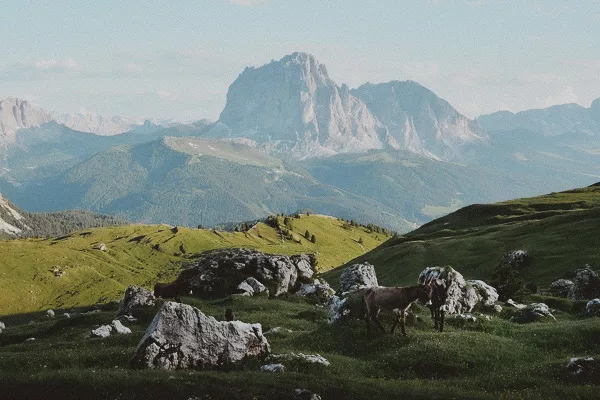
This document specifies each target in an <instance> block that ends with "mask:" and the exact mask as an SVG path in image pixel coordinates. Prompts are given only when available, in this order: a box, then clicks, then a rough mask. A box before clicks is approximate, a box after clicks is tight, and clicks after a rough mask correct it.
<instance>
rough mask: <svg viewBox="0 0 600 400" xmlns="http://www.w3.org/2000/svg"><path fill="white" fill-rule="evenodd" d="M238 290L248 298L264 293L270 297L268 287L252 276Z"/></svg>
mask: <svg viewBox="0 0 600 400" xmlns="http://www.w3.org/2000/svg"><path fill="white" fill-rule="evenodd" d="M237 289H238V290H240V291H242V292H243V294H244V295H247V296H254V295H257V294H261V293H264V294H266V295H267V296H268V295H269V290H268V289H267V287H266V286H265V285H263V284H262V283H260V282H259V281H258V280H257V279H256V278H253V277H251V276H250V277H248V278H246V279H245V280H244V281H242V282H241V283H240V284H239V285H238V287H237Z"/></svg>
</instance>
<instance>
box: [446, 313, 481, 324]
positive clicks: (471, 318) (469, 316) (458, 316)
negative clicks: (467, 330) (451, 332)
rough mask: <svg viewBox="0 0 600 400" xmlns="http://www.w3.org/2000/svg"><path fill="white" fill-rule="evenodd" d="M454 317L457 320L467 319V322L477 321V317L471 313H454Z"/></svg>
mask: <svg viewBox="0 0 600 400" xmlns="http://www.w3.org/2000/svg"><path fill="white" fill-rule="evenodd" d="M452 318H454V319H457V320H462V321H467V322H477V317H476V316H475V315H473V314H470V313H465V314H455V315H452Z"/></svg>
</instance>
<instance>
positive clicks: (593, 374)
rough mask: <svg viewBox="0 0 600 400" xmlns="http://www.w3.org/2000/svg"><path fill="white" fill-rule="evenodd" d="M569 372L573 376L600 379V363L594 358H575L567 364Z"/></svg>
mask: <svg viewBox="0 0 600 400" xmlns="http://www.w3.org/2000/svg"><path fill="white" fill-rule="evenodd" d="M567 371H568V372H569V374H571V375H573V376H581V377H584V378H600V362H598V360H596V359H594V358H592V357H573V358H571V359H570V360H569V362H568V363H567Z"/></svg>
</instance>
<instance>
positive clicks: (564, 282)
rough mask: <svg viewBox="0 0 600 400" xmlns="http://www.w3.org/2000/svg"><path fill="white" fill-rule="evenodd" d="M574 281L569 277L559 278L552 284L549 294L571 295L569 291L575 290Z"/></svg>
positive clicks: (557, 295)
mask: <svg viewBox="0 0 600 400" xmlns="http://www.w3.org/2000/svg"><path fill="white" fill-rule="evenodd" d="M573 285H574V283H573V281H570V280H568V279H558V280H555V281H554V282H552V283H551V284H550V287H549V288H548V294H550V295H551V296H556V297H569V293H571V291H572V290H573Z"/></svg>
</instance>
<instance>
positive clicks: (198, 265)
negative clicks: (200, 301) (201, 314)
mask: <svg viewBox="0 0 600 400" xmlns="http://www.w3.org/2000/svg"><path fill="white" fill-rule="evenodd" d="M307 260H309V258H308V256H294V257H288V256H283V255H272V254H264V253H261V252H260V251H257V250H252V249H242V248H239V249H236V248H233V249H218V250H211V251H207V252H205V253H203V254H202V255H201V256H200V257H199V258H198V259H197V261H196V262H195V265H194V266H193V267H191V268H188V269H185V270H183V271H181V273H180V274H179V277H178V278H177V282H179V283H180V284H181V285H183V286H184V287H186V288H189V289H190V290H193V291H194V293H195V294H196V295H200V296H202V295H204V296H208V297H223V296H228V295H230V294H233V293H238V287H239V286H240V282H242V281H244V282H246V283H247V284H248V285H249V286H252V283H250V282H247V281H246V279H247V278H249V277H252V278H254V279H255V280H257V281H258V282H260V283H262V284H263V285H264V286H266V288H267V289H269V294H271V295H274V296H280V295H282V294H285V293H293V292H295V291H296V290H297V289H298V287H299V286H300V284H301V283H304V282H305V281H306V280H307V278H306V276H308V272H307V270H306V268H307V265H306V261H307ZM311 276H312V275H311ZM241 290H243V291H245V292H247V291H248V286H246V285H242V289H241ZM253 290H254V289H253Z"/></svg>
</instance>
